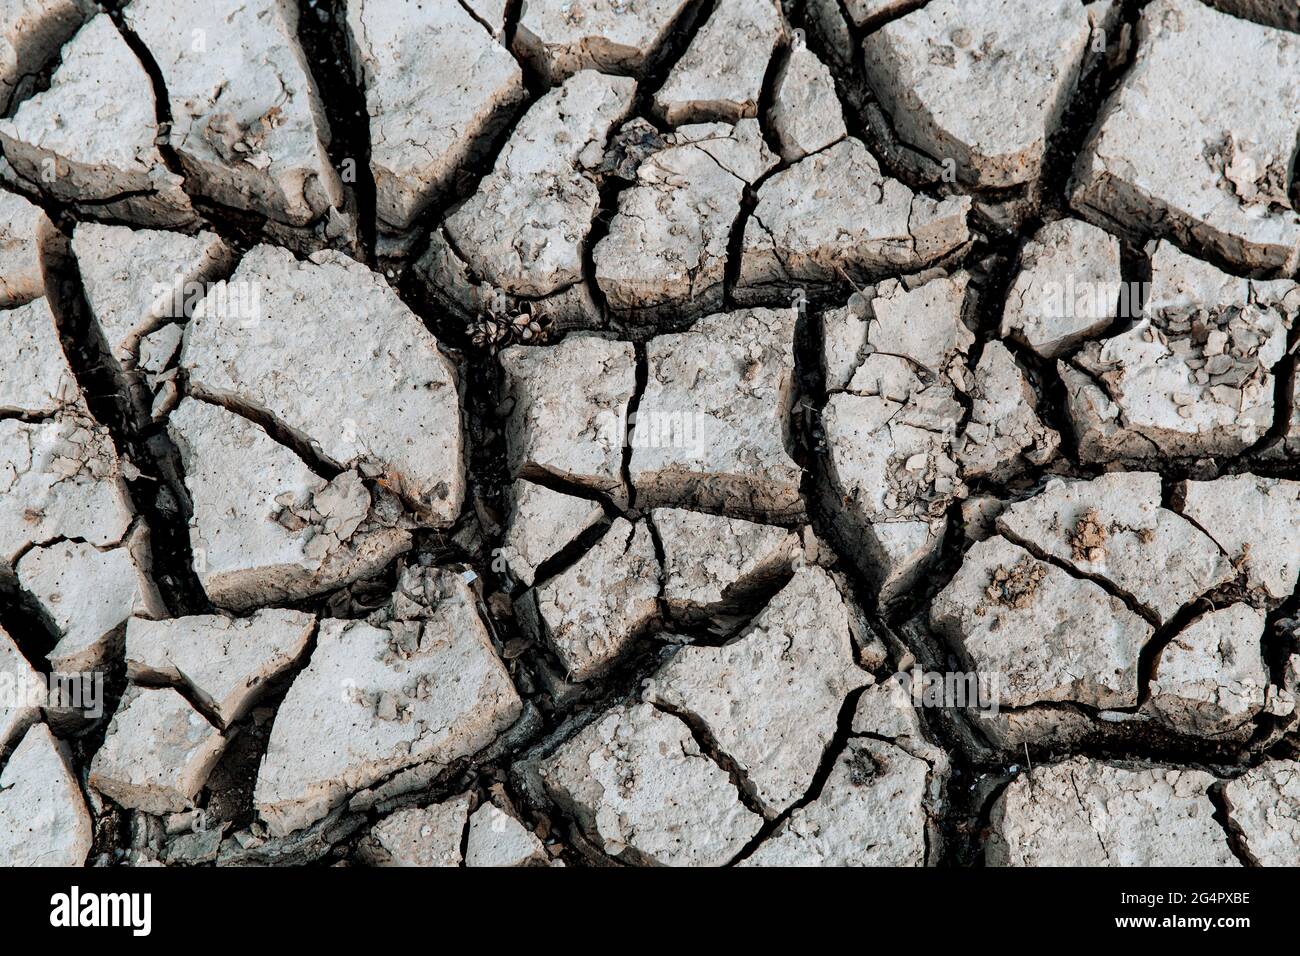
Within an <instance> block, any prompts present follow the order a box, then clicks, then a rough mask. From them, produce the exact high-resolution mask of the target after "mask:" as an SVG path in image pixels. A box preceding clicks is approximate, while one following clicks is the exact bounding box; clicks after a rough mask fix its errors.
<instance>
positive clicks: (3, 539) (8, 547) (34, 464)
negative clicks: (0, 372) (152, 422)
mask: <svg viewBox="0 0 1300 956" xmlns="http://www.w3.org/2000/svg"><path fill="white" fill-rule="evenodd" d="M0 495H3V497H4V500H5V501H6V503H7V504H8V505H9V506H8V507H5V508H3V509H0V564H10V565H12V564H13V563H14V562H15V561H16V560H18V558H19V557H21V556H22V555H23V554H24V553H25V552H26V551H27V549H28V548H30V547H31V546H32V545H41V544H49V543H51V542H55V541H57V540H59V539H66V538H72V539H76V540H79V541H85V542H87V543H89V544H92V545H94V546H95V547H99V548H106V547H111V546H112V545H115V544H117V543H118V542H120V541H121V540H122V539H123V538H124V537H125V536H126V533H127V530H128V529H129V528H130V525H131V518H132V512H131V507H130V504H129V501H128V498H127V491H126V485H125V483H124V482H123V480H122V477H121V463H120V461H119V460H118V457H117V451H116V449H115V448H114V447H113V439H112V437H111V436H110V435H109V433H108V430H107V429H105V428H104V427H103V426H102V425H100V424H98V423H97V422H95V421H94V420H92V419H91V418H90V417H89V415H88V414H87V413H86V411H85V408H84V406H73V407H71V408H69V409H68V410H67V412H66V413H65V414H63V415H60V416H58V417H56V418H48V419H44V420H42V421H40V422H37V423H33V424H29V423H28V422H25V421H23V420H22V419H18V418H7V419H3V420H0Z"/></svg>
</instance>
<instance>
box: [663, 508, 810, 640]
mask: <svg viewBox="0 0 1300 956" xmlns="http://www.w3.org/2000/svg"><path fill="white" fill-rule="evenodd" d="M650 520H651V522H652V523H653V524H654V528H655V532H656V533H657V535H658V537H659V542H660V545H661V546H662V548H663V557H664V567H663V572H664V589H663V597H664V600H665V601H667V603H668V608H669V610H670V611H672V612H675V613H678V614H682V615H686V616H699V615H703V614H705V613H707V612H710V611H717V610H720V609H723V608H726V607H729V606H736V605H738V604H740V603H741V602H743V601H745V599H746V598H747V597H748V596H749V595H752V594H753V593H755V592H756V591H758V590H759V589H760V588H761V587H762V586H763V585H765V584H768V585H770V583H771V582H772V581H774V580H779V579H780V577H781V575H782V574H784V573H788V572H789V570H790V568H791V567H792V566H793V565H794V563H795V561H796V560H797V559H798V558H799V556H800V555H801V547H800V542H799V537H798V536H797V535H796V534H795V533H794V532H792V531H788V530H786V529H785V528H778V527H774V526H772V525H763V524H756V523H755V522H752V521H742V520H740V519H738V518H724V517H722V516H720V515H710V514H704V513H702V512H699V511H686V510H684V509H681V508H656V509H654V511H652V512H651V513H650Z"/></svg>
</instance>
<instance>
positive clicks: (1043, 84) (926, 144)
mask: <svg viewBox="0 0 1300 956" xmlns="http://www.w3.org/2000/svg"><path fill="white" fill-rule="evenodd" d="M1013 19H1014V21H1015V23H1016V28H1015V29H1014V30H1008V29H1007V24H1008V21H1010V20H1013ZM1090 35H1091V25H1090V23H1089V17H1088V14H1087V12H1086V11H1085V9H1084V7H1083V4H1081V3H1078V2H1076V0H1036V2H1034V0H931V2H930V3H927V4H925V5H924V6H923V7H921V8H920V9H918V10H916V11H915V12H913V13H909V14H907V15H906V16H903V17H900V18H898V19H896V20H893V21H891V22H890V23H887V24H886V25H885V26H883V27H881V28H880V29H879V30H876V31H875V32H873V33H871V34H870V35H868V37H867V38H866V40H865V41H864V44H863V51H864V54H865V59H864V62H865V64H866V73H867V78H868V80H869V81H870V83H871V85H872V88H873V90H874V91H875V92H876V95H877V96H879V97H880V100H881V103H882V105H883V106H884V107H885V109H886V110H887V111H888V112H889V113H890V115H891V116H892V118H893V123H894V128H895V130H896V131H897V133H898V135H899V137H900V138H902V139H903V140H904V141H906V142H907V143H908V144H909V145H911V146H913V147H915V148H916V149H918V150H920V151H921V152H923V153H925V154H927V155H928V156H931V157H934V158H935V160H936V161H938V162H942V161H943V160H944V159H952V160H954V161H955V163H956V171H957V176H958V178H959V179H961V180H963V181H966V182H970V183H973V184H975V185H979V186H992V187H1007V186H1018V185H1023V184H1025V183H1028V182H1032V181H1033V180H1035V179H1036V178H1037V177H1038V176H1039V174H1040V172H1041V169H1042V164H1043V156H1044V154H1045V153H1046V151H1047V142H1048V139H1049V138H1050V137H1051V135H1052V133H1053V132H1054V131H1055V129H1056V127H1057V125H1058V124H1059V123H1060V120H1061V114H1062V112H1063V111H1064V109H1065V107H1066V105H1067V103H1068V102H1069V98H1070V95H1071V94H1072V93H1073V91H1074V85H1075V81H1076V80H1077V79H1078V76H1079V69H1080V67H1081V65H1082V62H1083V53H1084V50H1085V48H1086V46H1087V44H1088V41H1089V39H1090Z"/></svg>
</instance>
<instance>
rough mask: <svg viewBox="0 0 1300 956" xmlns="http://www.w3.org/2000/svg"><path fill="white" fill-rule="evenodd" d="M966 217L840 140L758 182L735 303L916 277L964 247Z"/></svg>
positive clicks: (958, 205)
mask: <svg viewBox="0 0 1300 956" xmlns="http://www.w3.org/2000/svg"><path fill="white" fill-rule="evenodd" d="M969 208H970V200H969V199H967V198H964V197H963V198H960V199H958V198H953V197H949V198H947V199H944V200H940V201H936V200H934V199H931V198H930V197H928V196H924V195H918V194H916V193H914V192H913V191H912V190H910V189H908V188H907V186H905V185H904V184H903V183H901V182H899V181H898V180H896V179H891V178H890V177H888V176H886V175H885V174H884V173H882V172H881V171H880V165H879V163H878V162H877V161H876V159H875V157H873V156H872V155H871V154H870V153H869V152H868V151H867V149H866V147H864V146H863V145H862V143H861V142H859V141H858V140H856V139H853V138H849V139H846V140H844V141H842V142H839V143H836V144H835V145H833V146H831V147H829V148H828V149H825V150H823V151H822V152H820V153H816V154H815V155H812V156H808V157H807V158H805V159H803V160H801V161H799V162H798V163H795V164H794V165H793V166H791V167H789V168H788V169H784V170H782V171H781V172H779V173H777V174H776V175H774V176H771V177H770V178H768V179H767V180H766V181H764V183H763V185H762V187H761V188H760V189H759V191H758V204H757V205H756V206H755V207H754V211H753V214H752V215H751V216H750V217H749V220H748V222H747V223H746V224H745V233H744V238H743V240H742V243H741V250H742V252H743V255H744V258H743V260H742V261H741V264H740V275H739V279H738V284H737V288H736V297H737V299H738V300H740V301H741V302H742V303H743V302H746V301H757V300H759V299H760V298H761V297H762V296H764V295H765V294H766V295H769V296H770V295H771V294H772V293H774V292H776V293H784V292H788V291H789V290H790V289H793V288H796V287H814V286H817V285H827V284H836V283H838V282H839V281H840V280H841V278H842V276H847V277H848V278H850V279H852V280H854V281H858V282H861V281H866V280H867V279H870V278H876V277H879V276H881V275H885V274H889V273H896V272H911V271H916V270H918V269H921V268H924V267H925V266H928V265H930V264H932V263H934V262H936V261H938V260H939V259H942V258H943V257H944V256H946V255H948V254H949V253H951V252H953V251H954V250H956V249H958V248H959V247H961V246H962V245H963V244H964V243H965V242H966V241H967V239H968V238H969V232H968V230H967V226H966V215H967V212H968V210H969ZM813 210H816V214H815V215H814V214H813Z"/></svg>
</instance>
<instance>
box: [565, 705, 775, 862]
mask: <svg viewBox="0 0 1300 956" xmlns="http://www.w3.org/2000/svg"><path fill="white" fill-rule="evenodd" d="M541 777H542V780H543V781H544V783H545V785H546V789H547V792H548V793H549V794H550V795H551V798H552V799H554V800H555V801H556V802H557V803H558V804H559V805H560V806H561V807H563V808H564V809H565V810H566V811H567V812H568V813H570V814H572V815H573V816H574V817H575V818H576V819H577V821H578V824H579V826H581V827H582V829H583V831H584V832H585V833H586V834H587V835H588V836H589V837H590V838H591V839H592V840H594V841H595V842H596V843H597V844H598V845H599V846H600V847H601V848H602V849H603V850H604V851H605V852H606V853H608V854H609V855H610V856H612V857H616V858H618V859H621V860H624V861H626V862H628V863H634V864H642V865H659V866H721V865H722V864H724V863H726V862H728V861H729V860H730V859H731V858H732V857H734V856H735V855H736V854H737V853H739V852H740V850H741V848H742V847H744V845H745V843H746V842H748V841H749V840H750V839H751V838H752V837H753V836H754V834H756V833H757V832H758V830H759V828H760V826H762V822H763V820H762V817H760V816H758V815H757V814H755V813H752V812H751V811H749V810H748V809H746V808H745V805H744V804H743V803H741V801H740V796H739V794H738V793H737V791H736V788H735V786H734V785H733V784H732V782H731V781H730V780H729V779H728V777H727V774H726V773H725V772H723V770H722V768H720V767H719V766H718V765H717V764H715V763H714V762H713V761H712V760H710V759H709V758H708V757H707V756H705V755H704V754H703V753H701V752H700V749H699V747H698V746H697V745H696V743H695V740H694V738H693V737H692V736H691V732H690V730H689V728H687V726H686V724H684V723H682V721H680V720H678V719H677V718H676V717H673V716H671V715H670V714H665V713H663V712H662V711H659V710H656V709H655V708H654V707H652V706H650V705H649V704H632V705H625V706H622V707H616V708H614V709H612V710H609V711H607V712H606V713H605V714H604V715H603V716H601V717H599V718H597V719H596V720H595V721H594V722H592V723H590V724H588V725H587V726H586V727H584V728H583V729H582V731H581V732H579V733H578V735H577V736H576V737H574V738H573V739H571V740H569V741H568V742H566V743H565V744H563V745H562V746H561V747H560V749H559V750H557V751H556V752H555V753H554V754H553V755H552V756H551V757H550V758H549V759H548V760H547V761H546V762H545V763H544V764H543V766H542V768H541Z"/></svg>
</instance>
